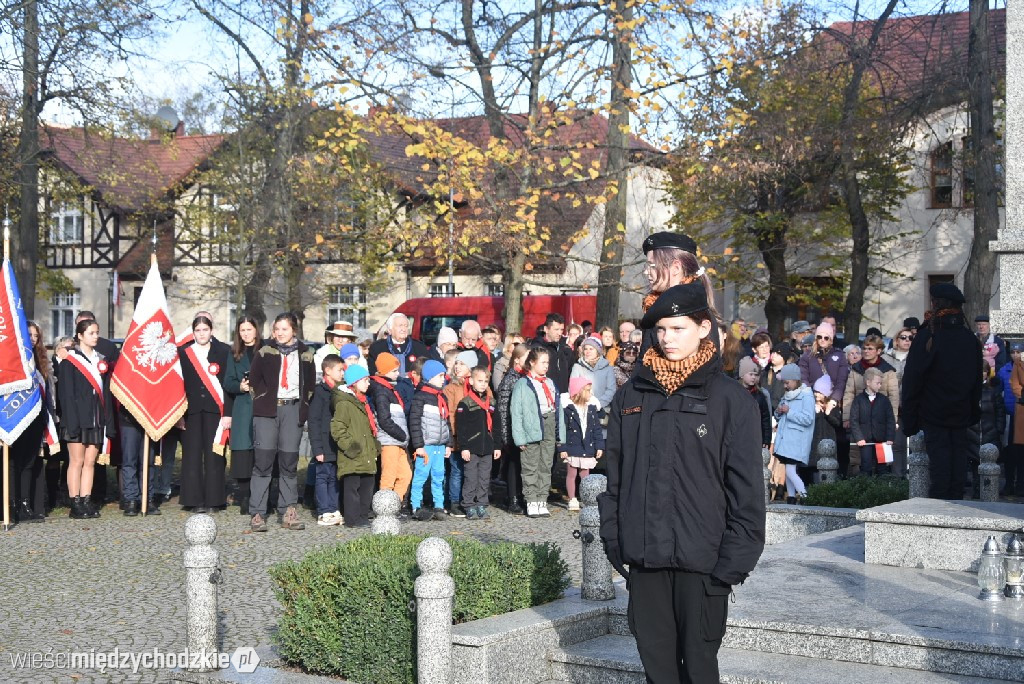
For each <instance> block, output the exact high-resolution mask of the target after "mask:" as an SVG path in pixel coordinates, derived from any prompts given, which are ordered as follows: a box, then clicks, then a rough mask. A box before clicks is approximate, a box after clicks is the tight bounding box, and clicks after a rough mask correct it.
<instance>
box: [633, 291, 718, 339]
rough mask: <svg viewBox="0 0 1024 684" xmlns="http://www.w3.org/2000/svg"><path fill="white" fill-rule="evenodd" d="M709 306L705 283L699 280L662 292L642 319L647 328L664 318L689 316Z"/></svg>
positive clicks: (641, 324) (642, 326) (642, 324)
mask: <svg viewBox="0 0 1024 684" xmlns="http://www.w3.org/2000/svg"><path fill="white" fill-rule="evenodd" d="M707 308H708V293H707V290H705V289H704V283H702V282H701V281H699V280H697V281H694V282H692V283H687V284H685V285H676V286H674V287H670V288H668V289H667V290H665V291H664V292H662V293H661V296H660V297H658V299H657V301H655V302H654V304H653V305H652V306H651V308H650V309H648V310H647V313H645V314H644V318H643V320H642V321H640V327H641V328H643V329H645V330H650V329H651V328H653V327H654V326H655V325H656V324H657V323H658V321H660V320H661V319H662V318H676V317H677V316H689V315H690V314H695V313H697V312H698V311H706V310H707Z"/></svg>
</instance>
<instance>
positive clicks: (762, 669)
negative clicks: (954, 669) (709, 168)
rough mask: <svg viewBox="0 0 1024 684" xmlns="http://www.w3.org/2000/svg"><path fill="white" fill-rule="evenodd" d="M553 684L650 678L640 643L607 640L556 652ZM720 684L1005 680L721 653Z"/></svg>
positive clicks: (986, 683)
mask: <svg viewBox="0 0 1024 684" xmlns="http://www.w3.org/2000/svg"><path fill="white" fill-rule="evenodd" d="M549 658H550V661H551V673H552V677H555V678H556V679H554V680H552V682H551V683H550V684H555V682H559V683H560V682H567V683H569V684H643V683H644V682H645V681H646V677H645V676H644V674H643V666H642V665H641V663H640V654H639V653H637V650H636V642H635V641H633V639H632V638H631V637H625V636H621V635H608V636H603V637H598V638H596V639H591V640H589V641H584V642H581V643H578V644H574V645H572V646H566V647H563V648H558V649H555V650H553V651H552V652H551V653H550V654H549ZM718 663H719V671H720V674H721V681H722V684H822V682H842V683H843V684H889V683H891V684H935V682H938V681H941V682H948V683H953V684H994V683H996V682H999V681H1002V680H995V679H986V678H981V677H969V676H962V675H948V674H947V675H936V674H935V673H932V672H922V671H919V670H907V669H902V668H897V667H883V666H879V665H866V664H863V663H847V662H840V661H829V660H819V659H816V658H805V657H801V656H791V655H779V654H773V653H755V652H752V651H745V650H737V649H731V648H723V649H722V650H721V651H720V652H719V654H718Z"/></svg>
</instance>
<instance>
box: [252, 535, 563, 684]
mask: <svg viewBox="0 0 1024 684" xmlns="http://www.w3.org/2000/svg"><path fill="white" fill-rule="evenodd" d="M422 540H423V537H414V536H397V537H392V536H372V535H370V536H365V537H361V538H359V539H356V540H354V541H351V542H348V543H346V544H339V545H337V546H334V547H326V548H322V549H317V550H316V551H313V552H312V553H310V554H309V555H307V556H306V557H305V558H303V559H302V560H299V561H287V562H284V563H280V564H278V565H275V566H273V567H272V568H271V569H270V575H271V578H272V579H273V580H274V584H275V587H274V593H275V595H276V596H277V600H278V601H279V602H280V604H281V607H282V609H283V614H282V615H281V618H280V620H279V621H278V629H277V632H276V634H275V635H274V641H275V643H276V644H277V646H278V649H279V652H280V653H281V656H282V657H283V658H284V659H285V660H286V661H287V662H289V663H293V664H295V665H298V666H300V667H302V668H303V669H304V670H306V671H307V672H312V673H317V674H329V675H337V676H341V677H345V678H346V679H351V680H352V681H355V682H367V683H369V682H373V683H374V684H415V682H416V651H415V649H416V640H415V626H416V616H415V613H414V612H413V610H412V608H413V607H414V605H415V604H414V598H415V597H414V594H413V582H414V581H415V579H416V577H417V576H418V575H419V569H418V568H417V566H416V546H417V544H419V543H420V542H421V541H422ZM447 541H448V543H449V544H451V545H452V551H453V555H454V558H453V561H452V567H451V570H450V573H451V576H452V578H453V579H454V580H455V610H454V621H455V623H460V622H468V621H470V620H477V619H480V618H484V617H490V616H492V615H499V614H502V613H507V612H511V611H513V610H519V609H521V608H529V607H530V606H536V605H539V604H541V603H547V602H549V601H553V600H555V599H558V598H561V597H562V593H563V592H564V591H565V589H566V588H567V587H568V586H569V577H568V574H569V568H568V566H567V565H566V564H565V561H563V560H562V558H561V554H560V552H559V549H558V547H557V546H556V545H554V544H551V543H547V544H517V543H513V542H499V543H494V544H484V543H481V542H478V541H475V540H472V539H455V538H448V539H447Z"/></svg>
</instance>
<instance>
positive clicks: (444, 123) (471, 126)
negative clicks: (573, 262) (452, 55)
mask: <svg viewBox="0 0 1024 684" xmlns="http://www.w3.org/2000/svg"><path fill="white" fill-rule="evenodd" d="M527 122H528V119H527V117H526V116H525V115H521V114H512V115H508V116H506V117H505V120H504V135H505V137H506V138H507V139H508V140H510V141H513V142H514V143H517V144H519V145H525V144H527V141H526V138H525V134H524V133H523V129H524V128H525V126H526V124H527ZM431 123H433V124H435V125H437V126H438V127H440V128H441V129H443V130H445V131H447V132H449V133H451V134H453V135H456V136H458V137H459V138H462V139H464V140H466V141H468V142H470V143H473V144H474V145H476V146H478V147H481V148H486V147H487V145H488V144H489V142H490V140H491V133H490V128H489V125H488V122H487V119H486V118H485V117H484V116H472V117H459V118H451V119H435V120H432V122H431ZM607 135H608V119H606V118H605V117H604V116H602V115H600V114H591V113H581V115H580V116H579V118H578V119H576V120H575V121H573V122H571V123H568V124H565V125H560V126H557V127H555V128H554V129H553V133H552V135H551V136H550V137H548V138H546V139H545V141H544V143H543V145H542V146H537V145H535V149H534V150H533V154H534V155H535V157H540V158H542V159H549V160H551V161H553V162H556V164H555V168H556V170H555V171H553V172H551V171H542V172H540V173H539V174H538V176H537V178H536V179H535V180H534V183H533V187H545V186H551V189H550V190H548V191H546V192H545V193H544V194H543V195H542V199H541V202H540V206H539V208H538V212H537V224H538V227H541V228H545V229H547V230H548V231H549V233H550V239H549V240H548V244H547V246H546V249H547V251H549V252H556V253H561V254H565V253H567V252H568V251H569V249H570V248H571V247H572V244H573V242H574V241H575V238H576V237H577V235H578V234H579V232H580V231H581V230H582V229H583V228H584V226H585V225H586V222H587V220H588V219H589V218H590V216H591V214H592V213H593V211H594V209H595V207H596V205H595V204H593V203H590V202H586V201H584V202H582V203H579V204H578V206H574V204H576V202H575V201H574V200H575V199H576V198H579V197H582V196H583V195H592V196H593V195H598V194H600V193H601V192H603V191H604V189H605V184H606V182H605V179H604V177H603V174H604V172H605V168H606V162H607V150H606V146H605V141H606V139H607ZM368 140H369V143H370V150H371V156H372V157H373V158H375V159H376V160H377V161H378V162H380V163H381V164H383V165H384V166H385V167H386V168H388V169H389V170H391V171H392V173H393V174H394V176H395V179H396V182H397V183H398V185H399V187H400V188H402V189H403V191H405V192H406V193H407V194H409V195H411V196H417V195H421V194H423V193H425V192H426V191H427V190H428V188H429V186H430V184H431V183H433V182H434V181H435V179H436V178H437V173H438V171H437V169H436V166H435V165H434V163H433V161H432V160H429V159H425V158H422V157H408V156H407V155H406V154H405V148H406V146H407V145H409V144H410V143H412V142H414V140H413V139H412V138H410V137H409V136H408V135H406V134H404V133H402V132H396V133H389V134H383V135H374V136H370V137H369V138H368ZM570 150H572V151H574V152H577V153H579V158H578V159H576V160H575V161H577V162H579V163H580V164H582V165H583V168H584V173H583V174H582V175H583V176H584V178H585V180H578V181H576V182H574V183H572V184H571V187H566V188H563V189H559V188H558V187H557V186H560V185H565V184H566V180H567V179H566V178H565V176H563V174H562V167H561V166H560V165H559V164H557V161H558V160H559V159H560V158H562V157H564V156H568V155H569V152H570ZM630 151H631V153H632V155H633V156H634V158H636V157H649V158H651V159H654V158H657V157H660V156H661V153H660V152H659V151H658V150H657V148H655V147H653V146H652V145H650V144H648V143H647V142H645V141H644V140H642V139H640V138H638V137H636V136H633V137H632V139H631V141H630ZM593 162H597V167H596V168H597V170H598V171H599V174H600V175H599V176H598V178H596V179H592V178H590V177H589V176H588V175H587V174H586V170H587V169H590V168H591V165H592V163H593ZM493 183H494V181H493V179H490V180H486V181H484V184H485V185H487V184H493ZM456 192H458V189H457V188H456ZM491 192H493V190H492V191H491ZM572 195H576V197H575V198H574V197H573V196H572ZM482 210H483V209H482V208H480V207H472V206H466V205H465V204H463V205H460V206H458V208H457V215H458V216H459V217H460V219H461V220H468V219H469V218H470V217H471V216H472V217H475V218H479V216H480V214H479V212H480V211H482ZM461 220H460V221H457V222H456V226H457V227H458V226H459V223H460V222H461ZM504 253H505V250H503V249H502V246H501V245H497V244H494V243H491V244H489V245H488V246H486V247H485V248H484V250H483V255H482V256H484V257H485V258H487V259H488V260H490V261H492V262H496V263H500V261H501V259H502V256H503V255H504ZM532 263H533V265H534V270H535V271H550V270H559V271H560V270H561V268H562V260H561V259H556V260H553V261H552V260H547V261H545V260H542V259H536V260H533V262H532ZM437 265H438V257H437V255H434V254H427V255H426V256H424V257H422V258H419V259H414V260H411V261H408V262H407V263H406V266H407V268H410V269H411V270H413V271H416V272H425V271H429V270H431V269H433V268H435V267H436V266H437ZM479 270H481V268H480V267H479V266H478V267H474V266H473V265H472V264H471V263H469V262H464V263H463V264H462V265H460V267H459V271H460V272H474V271H479Z"/></svg>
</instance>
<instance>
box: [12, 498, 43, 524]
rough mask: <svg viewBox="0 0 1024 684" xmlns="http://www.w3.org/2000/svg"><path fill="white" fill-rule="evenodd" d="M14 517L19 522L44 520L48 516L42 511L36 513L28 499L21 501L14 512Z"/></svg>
mask: <svg viewBox="0 0 1024 684" xmlns="http://www.w3.org/2000/svg"><path fill="white" fill-rule="evenodd" d="M14 517H15V518H16V519H17V521H18V522H34V523H37V522H43V519H44V518H45V517H46V516H45V515H43V514H42V513H36V512H35V511H33V510H32V507H31V506H29V505H28V501H19V502H18V506H17V509H16V510H15V512H14Z"/></svg>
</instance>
